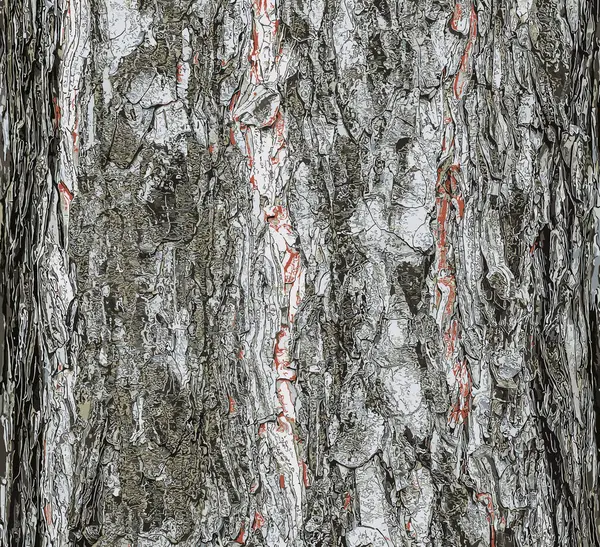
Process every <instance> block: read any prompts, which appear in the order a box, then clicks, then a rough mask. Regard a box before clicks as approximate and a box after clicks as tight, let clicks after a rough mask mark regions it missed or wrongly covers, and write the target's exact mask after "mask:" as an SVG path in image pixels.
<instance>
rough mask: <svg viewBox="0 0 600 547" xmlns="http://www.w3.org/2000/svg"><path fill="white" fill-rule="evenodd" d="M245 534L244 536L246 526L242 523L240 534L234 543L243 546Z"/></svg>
mask: <svg viewBox="0 0 600 547" xmlns="http://www.w3.org/2000/svg"><path fill="white" fill-rule="evenodd" d="M245 534H246V526H245V525H244V523H243V522H242V525H241V526H240V533H239V534H238V537H237V538H235V542H236V543H239V544H240V545H243V544H244V543H245V542H244V535H245Z"/></svg>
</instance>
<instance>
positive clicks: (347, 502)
mask: <svg viewBox="0 0 600 547" xmlns="http://www.w3.org/2000/svg"><path fill="white" fill-rule="evenodd" d="M351 502H352V498H351V497H350V492H346V494H345V495H344V511H347V510H348V508H349V507H350V503H351Z"/></svg>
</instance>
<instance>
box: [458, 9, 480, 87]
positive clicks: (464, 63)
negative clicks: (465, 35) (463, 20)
mask: <svg viewBox="0 0 600 547" xmlns="http://www.w3.org/2000/svg"><path fill="white" fill-rule="evenodd" d="M455 13H456V12H455ZM453 22H454V18H453ZM453 28H454V27H453ZM476 39H477V12H476V11H475V6H474V5H473V4H471V15H470V17H469V41H468V42H467V45H466V47H465V51H464V53H463V55H462V57H461V59H460V65H459V68H458V72H457V74H456V76H455V77H454V84H453V89H454V96H455V97H456V98H457V99H461V98H462V96H463V92H464V87H465V85H466V84H467V81H468V74H467V72H468V70H469V62H470V58H471V50H472V49H473V47H474V46H475V41H476Z"/></svg>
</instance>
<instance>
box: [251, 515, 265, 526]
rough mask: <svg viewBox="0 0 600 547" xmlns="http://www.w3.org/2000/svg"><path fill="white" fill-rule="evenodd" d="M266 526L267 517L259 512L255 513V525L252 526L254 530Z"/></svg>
mask: <svg viewBox="0 0 600 547" xmlns="http://www.w3.org/2000/svg"><path fill="white" fill-rule="evenodd" d="M264 524H265V517H263V516H262V515H261V514H260V513H259V512H258V511H256V513H254V524H253V525H252V529H253V530H258V529H259V528H262V527H263V526H264Z"/></svg>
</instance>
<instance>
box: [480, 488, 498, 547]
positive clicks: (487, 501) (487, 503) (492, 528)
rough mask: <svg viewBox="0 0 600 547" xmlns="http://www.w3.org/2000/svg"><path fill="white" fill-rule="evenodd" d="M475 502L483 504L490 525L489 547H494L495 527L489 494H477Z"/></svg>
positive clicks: (492, 503) (492, 504)
mask: <svg viewBox="0 0 600 547" xmlns="http://www.w3.org/2000/svg"><path fill="white" fill-rule="evenodd" d="M476 497H477V501H481V502H484V503H485V507H486V509H487V513H488V515H487V520H488V522H489V523H490V547H496V525H495V524H494V502H493V500H492V496H491V494H489V493H488V492H482V493H480V494H477V496H476Z"/></svg>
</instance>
